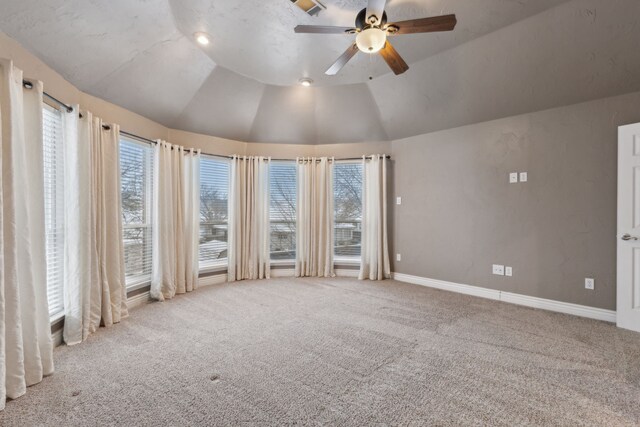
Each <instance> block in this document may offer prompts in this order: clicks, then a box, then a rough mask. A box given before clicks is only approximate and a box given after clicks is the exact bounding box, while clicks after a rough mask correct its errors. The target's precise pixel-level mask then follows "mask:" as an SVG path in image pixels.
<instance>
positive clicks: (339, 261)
mask: <svg viewBox="0 0 640 427" xmlns="http://www.w3.org/2000/svg"><path fill="white" fill-rule="evenodd" d="M333 264H334V265H358V266H359V265H360V258H334V259H333Z"/></svg>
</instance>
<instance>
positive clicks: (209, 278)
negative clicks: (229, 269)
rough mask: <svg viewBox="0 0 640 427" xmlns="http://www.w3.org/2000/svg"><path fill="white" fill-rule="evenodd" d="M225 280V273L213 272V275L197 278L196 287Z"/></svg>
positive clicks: (216, 283)
mask: <svg viewBox="0 0 640 427" xmlns="http://www.w3.org/2000/svg"><path fill="white" fill-rule="evenodd" d="M226 282H227V273H224V274H214V275H213V276H205V277H200V278H199V279H198V287H199V288H201V287H204V286H211V285H221V284H223V283H226Z"/></svg>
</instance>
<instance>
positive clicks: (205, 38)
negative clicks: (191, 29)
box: [193, 33, 209, 46]
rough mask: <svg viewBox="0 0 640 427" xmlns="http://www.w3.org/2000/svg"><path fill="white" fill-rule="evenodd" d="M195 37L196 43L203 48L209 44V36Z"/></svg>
mask: <svg viewBox="0 0 640 427" xmlns="http://www.w3.org/2000/svg"><path fill="white" fill-rule="evenodd" d="M193 36H194V37H195V38H196V41H197V42H198V43H200V44H201V45H202V46H206V45H208V44H209V34H207V33H195V34H194V35H193Z"/></svg>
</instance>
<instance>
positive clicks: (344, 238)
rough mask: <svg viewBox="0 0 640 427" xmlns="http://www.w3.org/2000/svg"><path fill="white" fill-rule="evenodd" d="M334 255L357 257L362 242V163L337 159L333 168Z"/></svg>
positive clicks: (338, 256) (337, 256)
mask: <svg viewBox="0 0 640 427" xmlns="http://www.w3.org/2000/svg"><path fill="white" fill-rule="evenodd" d="M333 194H334V210H335V220H334V247H335V251H334V255H335V257H336V258H338V259H339V258H359V257H360V248H361V243H362V163H360V162H358V163H346V162H338V163H336V164H335V166H334V169H333Z"/></svg>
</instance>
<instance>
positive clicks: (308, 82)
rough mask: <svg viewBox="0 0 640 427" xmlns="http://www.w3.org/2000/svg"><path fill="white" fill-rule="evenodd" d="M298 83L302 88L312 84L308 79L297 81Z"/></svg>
mask: <svg viewBox="0 0 640 427" xmlns="http://www.w3.org/2000/svg"><path fill="white" fill-rule="evenodd" d="M298 81H299V82H300V84H301V85H302V86H304V87H309V86H311V85H312V84H313V80H312V79H310V78H309V77H303V78H301V79H300V80H298Z"/></svg>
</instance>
